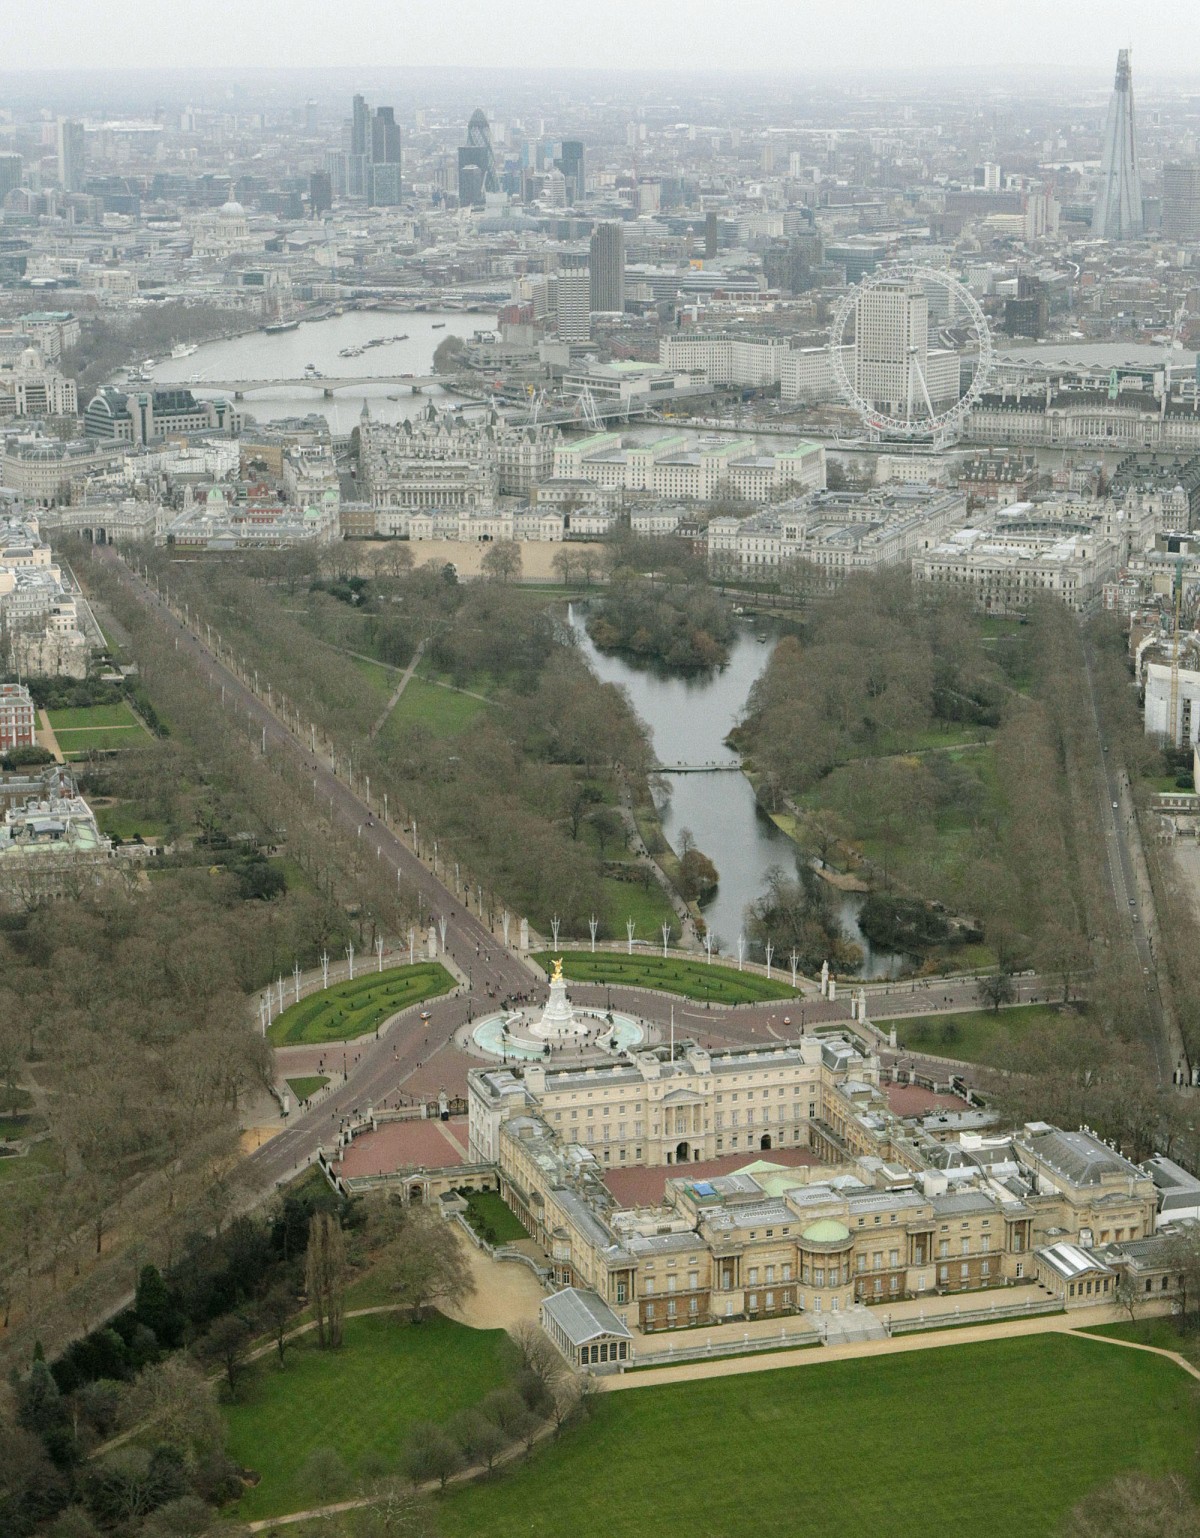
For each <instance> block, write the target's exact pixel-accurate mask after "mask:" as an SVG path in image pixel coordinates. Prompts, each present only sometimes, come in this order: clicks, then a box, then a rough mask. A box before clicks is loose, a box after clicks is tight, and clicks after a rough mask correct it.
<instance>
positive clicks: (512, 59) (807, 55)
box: [7, 0, 1200, 79]
mask: <svg viewBox="0 0 1200 1538" xmlns="http://www.w3.org/2000/svg"><path fill="white" fill-rule="evenodd" d="M566 12H567V13H569V15H570V21H571V25H569V26H558V27H554V28H549V29H548V28H544V27H539V26H538V24H537V22H538V15H539V12H538V9H537V8H536V7H535V6H533V5H531V4H529V3H528V0H517V3H516V4H515V5H514V6H512V7H510V8H509V11H508V12H507V13H506V26H505V29H504V33H503V35H502V36H500V35H497V32H496V29H495V28H494V27H492V26H490V25H488V24H487V23H488V22H489V21H490V18H491V12H490V9H489V8H487V7H485V6H484V5H483V4H482V3H481V0H451V3H449V4H446V5H443V6H439V7H437V8H431V9H430V10H429V11H428V12H426V13H422V12H420V11H412V10H410V11H408V12H406V14H405V15H404V18H403V28H402V30H398V32H397V37H396V40H395V43H394V44H389V42H388V41H387V40H386V39H385V40H381V41H379V43H378V45H377V46H376V45H373V47H372V49H371V51H370V57H369V59H368V57H367V56H366V55H365V54H364V50H363V48H362V45H361V42H360V41H359V39H360V38H361V36H362V27H360V26H359V25H358V23H359V22H360V21H361V22H363V23H366V22H367V21H368V20H370V19H371V16H372V13H371V12H370V11H369V9H368V7H367V6H366V5H365V4H364V3H363V0H349V3H348V4H347V5H345V6H344V7H343V8H342V13H341V21H342V23H343V24H342V25H340V26H339V27H338V28H337V29H336V31H334V32H332V33H331V32H330V30H329V29H328V27H327V26H326V25H325V12H324V9H323V7H320V6H318V5H317V4H316V3H315V0H301V3H299V4H295V5H287V6H285V5H284V4H283V0H260V4H258V5H257V6H255V7H254V8H253V10H252V11H249V12H248V11H247V10H246V9H245V8H244V7H238V6H235V5H234V4H233V3H232V0H216V3H215V4H212V5H206V6H204V7H201V6H200V5H198V4H196V3H194V0H186V3H184V4H182V5H180V6H177V7H173V8H172V9H171V11H170V12H169V13H162V14H156V13H154V12H148V13H146V15H145V16H144V17H143V18H142V19H141V22H140V36H139V48H138V63H139V65H140V67H142V68H156V69H157V68H182V67H186V68H189V69H206V68H227V67H233V66H240V67H244V66H245V65H246V64H247V63H248V62H249V63H252V64H253V65H254V66H255V67H257V68H277V69H278V68H312V67H322V68H341V67H355V66H358V65H368V64H369V67H371V68H375V69H378V68H389V67H397V66H400V65H403V66H405V67H409V68H413V67H417V68H438V67H445V66H455V67H459V68H515V67H520V68H525V69H545V68H551V69H578V68H590V69H621V70H629V69H631V67H632V68H634V69H637V68H638V67H639V66H640V67H644V68H649V69H663V68H667V69H676V70H701V71H710V70H711V71H722V72H729V71H753V72H760V73H769V74H772V75H779V74H784V73H794V74H795V75H797V76H801V77H802V76H805V75H811V74H821V73H825V72H828V71H830V70H838V71H842V70H845V71H847V72H850V73H855V74H861V73H870V72H872V71H880V70H886V71H889V72H895V71H912V70H920V71H929V72H933V71H936V70H939V69H940V70H944V69H947V68H954V69H964V70H968V69H969V70H971V71H972V72H973V73H974V72H979V71H989V70H990V71H1000V70H1004V69H1007V68H1012V67H1019V68H1020V69H1021V70H1022V71H1023V72H1027V73H1030V74H1035V75H1036V74H1039V73H1045V72H1048V71H1050V70H1053V71H1055V72H1056V73H1060V74H1061V73H1062V72H1063V71H1062V66H1061V60H1063V59H1064V58H1067V59H1069V60H1070V73H1072V74H1076V73H1089V72H1091V71H1092V70H1096V69H1100V68H1102V67H1104V65H1105V61H1106V60H1107V61H1109V65H1108V67H1109V68H1111V57H1112V54H1113V50H1114V48H1116V47H1125V48H1128V49H1130V50H1131V51H1132V53H1133V57H1134V63H1135V66H1136V67H1137V69H1138V72H1139V76H1140V77H1141V78H1142V79H1147V78H1153V77H1154V76H1155V75H1161V76H1172V77H1179V76H1183V75H1186V74H1188V73H1189V70H1188V68H1187V67H1186V66H1185V65H1183V64H1182V62H1181V61H1184V60H1187V59H1189V58H1194V57H1197V56H1200V14H1197V13H1195V12H1188V11H1186V10H1174V11H1171V12H1170V13H1154V12H1150V11H1143V12H1142V13H1140V14H1137V15H1134V14H1131V13H1130V11H1129V8H1128V7H1126V6H1124V5H1118V4H1117V3H1115V0H1101V3H1099V4H1094V5H1088V6H1086V7H1085V6H1084V5H1082V4H1079V3H1072V4H1070V5H1067V6H1060V7H1056V8H1053V9H1051V10H1047V9H1046V8H1044V7H1041V6H1037V5H1035V4H1034V3H1033V0H1018V3H1016V4H1012V5H1010V6H1008V7H1006V8H1005V10H1004V12H1003V13H1002V14H998V13H993V12H987V13H984V12H982V11H981V12H979V13H978V14H977V15H976V16H974V17H972V16H971V15H969V14H964V12H963V9H962V8H961V7H951V6H950V5H949V4H948V3H946V0H925V3H923V4H921V5H919V6H916V7H911V6H910V7H906V8H905V9H904V10H903V11H902V12H895V13H891V14H888V13H882V14H881V13H880V10H879V8H878V7H876V6H873V5H870V4H866V3H863V0H850V3H848V4H841V5H835V4H833V3H830V0H822V3H820V4H818V5H812V6H809V7H807V8H806V9H805V11H804V14H803V16H800V15H798V14H797V15H792V14H790V13H788V12H786V11H781V10H780V9H779V8H778V7H776V6H774V5H770V4H767V3H765V0H751V3H750V4H749V5H748V6H743V7H741V8H739V12H738V25H737V27H736V28H731V27H730V25H729V12H728V11H727V10H726V9H725V8H724V7H718V6H716V5H714V4H712V3H711V0H705V3H701V4H700V5H693V6H689V7H686V8H684V7H682V6H680V5H678V4H676V3H674V0H671V3H667V4H661V5H659V6H657V7H654V8H651V9H649V10H648V9H647V8H646V7H644V6H640V5H636V4H634V3H633V0H609V3H608V4H607V5H605V6H603V7H599V8H596V7H584V6H582V5H577V4H576V5H568V6H567V7H566ZM84 17H85V10H84V7H83V6H82V5H81V4H79V3H77V0H70V3H67V4H65V5H62V6H60V7H57V8H55V9H54V10H53V11H35V10H33V9H22V10H20V11H18V12H17V13H16V14H15V15H13V16H12V17H10V18H8V22H7V27H8V33H9V37H8V42H9V49H8V58H9V59H10V60H11V61H12V62H13V63H14V64H15V65H16V67H17V69H19V70H31V71H32V70H40V69H44V68H47V67H53V68H54V69H56V70H66V69H104V68H108V67H120V68H127V67H128V45H127V40H126V39H124V38H123V37H122V36H120V35H119V34H113V35H112V36H111V37H108V38H106V37H105V36H104V35H103V34H101V35H99V36H97V35H96V33H95V31H94V29H91V28H88V27H85V26H83V25H81V23H82V22H83V20H84ZM226 23H228V24H226ZM1031 35H1032V36H1034V37H1036V43H1037V46H1036V49H1035V50H1034V51H1033V53H1032V55H1031V51H1030V38H1031ZM631 38H633V39H635V46H634V48H633V49H632V50H631V48H630V39H631ZM181 39H187V52H186V58H185V57H183V56H182V55H181ZM781 59H787V60H788V64H787V65H781V62H780V61H781ZM50 61H53V64H52V66H51V65H50ZM1192 72H1194V69H1193V71H1192Z"/></svg>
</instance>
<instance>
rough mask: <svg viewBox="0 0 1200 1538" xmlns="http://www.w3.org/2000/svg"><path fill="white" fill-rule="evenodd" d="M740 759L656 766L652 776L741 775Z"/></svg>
mask: <svg viewBox="0 0 1200 1538" xmlns="http://www.w3.org/2000/svg"><path fill="white" fill-rule="evenodd" d="M741 770H742V761H741V759H740V758H725V759H711V760H710V761H709V762H708V763H707V764H655V765H654V767H653V769H652V770H651V771H650V772H651V774H740V773H741Z"/></svg>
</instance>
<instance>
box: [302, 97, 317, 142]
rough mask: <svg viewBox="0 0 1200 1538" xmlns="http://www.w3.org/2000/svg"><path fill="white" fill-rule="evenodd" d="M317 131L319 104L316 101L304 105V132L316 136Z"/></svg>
mask: <svg viewBox="0 0 1200 1538" xmlns="http://www.w3.org/2000/svg"><path fill="white" fill-rule="evenodd" d="M316 131H317V104H316V102H315V101H311V100H310V101H306V102H305V103H304V132H305V133H306V134H315V133H316Z"/></svg>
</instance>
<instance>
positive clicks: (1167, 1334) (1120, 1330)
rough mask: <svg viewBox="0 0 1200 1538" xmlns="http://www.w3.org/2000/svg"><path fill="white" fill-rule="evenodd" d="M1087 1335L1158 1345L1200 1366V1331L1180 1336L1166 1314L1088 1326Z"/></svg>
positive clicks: (1185, 1332) (1186, 1331) (1188, 1332)
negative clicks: (1126, 1322) (1118, 1322)
mask: <svg viewBox="0 0 1200 1538" xmlns="http://www.w3.org/2000/svg"><path fill="white" fill-rule="evenodd" d="M1087 1329H1088V1333H1089V1334H1090V1335H1110V1336H1112V1337H1113V1339H1115V1340H1134V1341H1137V1343H1138V1344H1139V1345H1142V1346H1158V1347H1159V1348H1160V1349H1161V1350H1163V1351H1178V1353H1179V1355H1180V1356H1182V1357H1184V1358H1186V1360H1187V1361H1189V1362H1192V1363H1195V1364H1196V1365H1200V1330H1196V1329H1187V1330H1185V1331H1183V1332H1182V1333H1180V1331H1179V1329H1178V1328H1177V1326H1176V1322H1175V1320H1174V1319H1173V1318H1172V1317H1171V1316H1170V1315H1169V1314H1157V1315H1155V1316H1154V1317H1153V1318H1152V1319H1137V1320H1133V1321H1131V1322H1130V1323H1128V1324H1097V1325H1088V1327H1087Z"/></svg>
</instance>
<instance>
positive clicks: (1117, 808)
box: [1113, 801, 1120, 812]
mask: <svg viewBox="0 0 1200 1538" xmlns="http://www.w3.org/2000/svg"><path fill="white" fill-rule="evenodd" d="M1119 810H1120V807H1119V806H1118V804H1117V802H1115V801H1114V802H1113V811H1114V812H1116V811H1119Z"/></svg>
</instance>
